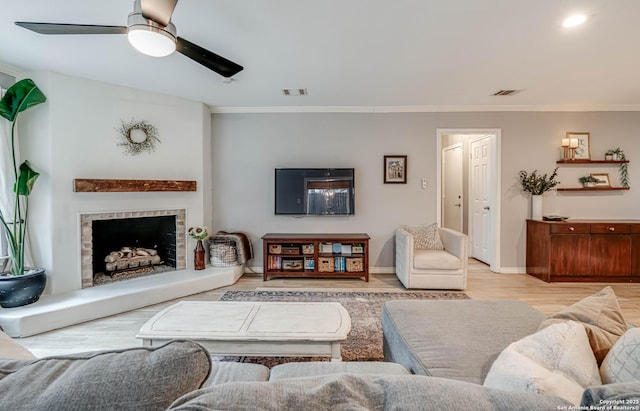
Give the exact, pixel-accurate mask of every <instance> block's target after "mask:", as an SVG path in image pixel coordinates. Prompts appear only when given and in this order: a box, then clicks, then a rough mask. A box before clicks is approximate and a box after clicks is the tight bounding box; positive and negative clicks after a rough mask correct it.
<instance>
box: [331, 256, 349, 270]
mask: <svg viewBox="0 0 640 411" xmlns="http://www.w3.org/2000/svg"><path fill="white" fill-rule="evenodd" d="M333 269H334V270H335V271H345V269H346V259H345V258H344V257H336V258H334V259H333Z"/></svg>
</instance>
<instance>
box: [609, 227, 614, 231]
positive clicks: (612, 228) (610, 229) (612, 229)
mask: <svg viewBox="0 0 640 411" xmlns="http://www.w3.org/2000/svg"><path fill="white" fill-rule="evenodd" d="M607 230H609V231H616V228H615V227H607Z"/></svg>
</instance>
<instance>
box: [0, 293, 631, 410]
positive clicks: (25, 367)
mask: <svg viewBox="0 0 640 411" xmlns="http://www.w3.org/2000/svg"><path fill="white" fill-rule="evenodd" d="M543 318H544V316H543V315H542V314H541V313H539V312H538V311H537V310H535V309H533V308H532V307H530V306H528V305H526V304H522V303H518V302H504V301H503V302H493V301H468V300H467V301H390V302H387V303H385V305H384V307H383V317H382V325H383V331H384V351H385V357H386V358H385V359H386V360H387V361H388V362H342V363H340V362H302V363H287V364H282V365H279V366H275V367H273V368H271V369H268V368H267V367H264V366H262V365H257V364H246V363H224V362H212V361H211V357H210V355H209V353H208V352H207V351H206V350H205V349H204V348H203V347H201V346H200V345H198V344H196V343H194V342H191V341H172V342H170V343H168V344H166V345H163V346H160V347H137V348H131V349H127V350H119V351H104V352H94V353H86V354H78V355H72V356H60V357H49V358H42V359H36V358H33V357H32V355H31V354H30V353H29V352H28V351H27V350H25V349H24V348H22V347H21V346H20V345H19V344H18V343H16V342H15V341H14V340H12V339H11V338H9V337H7V336H6V335H3V334H2V333H0V404H1V405H2V406H1V407H0V408H3V409H4V408H6V409H12V410H20V409H29V410H65V411H68V410H86V409H91V410H134V409H135V410H155V409H158V410H161V409H174V410H183V411H184V410H200V411H202V410H217V409H231V410H233V409H236V410H245V409H252V410H271V409H272V410H299V409H309V410H324V409H327V410H329V409H330V410H335V409H338V410H339V409H344V410H346V409H349V410H360V409H361V410H386V409H402V410H413V409H439V410H448V409H473V410H475V409H478V410H480V409H482V410H484V409H493V410H557V409H570V407H574V408H575V407H576V405H575V404H572V403H570V402H568V401H566V400H564V399H562V398H559V397H555V396H551V395H540V394H533V393H527V392H517V391H506V390H501V389H495V388H488V387H485V386H483V385H481V384H482V380H483V379H484V376H485V375H486V374H487V371H488V369H489V368H490V367H491V364H492V362H493V361H494V359H495V358H496V356H497V355H498V354H499V353H500V351H501V350H502V349H503V348H504V347H506V346H507V345H508V344H509V343H511V342H512V341H515V340H517V339H519V338H522V337H523V336H525V335H527V334H530V333H533V332H535V331H536V329H537V326H538V324H539V323H540V321H541V320H542V319H543ZM416 374H417V375H416ZM630 392H631V393H633V392H635V393H638V392H640V382H637V383H630V384H621V385H616V384H610V385H608V386H600V387H593V388H589V389H587V390H586V391H585V395H584V401H583V405H584V406H585V407H589V406H590V405H598V404H602V403H603V401H605V402H606V401H610V400H611V399H612V398H621V397H620V395H622V398H628V397H629V395H628V394H629V393H630ZM634 398H637V397H634ZM638 399H640V398H638Z"/></svg>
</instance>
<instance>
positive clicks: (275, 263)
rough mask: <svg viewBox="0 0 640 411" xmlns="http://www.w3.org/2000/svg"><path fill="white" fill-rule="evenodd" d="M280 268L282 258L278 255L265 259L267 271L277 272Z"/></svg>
mask: <svg viewBox="0 0 640 411" xmlns="http://www.w3.org/2000/svg"><path fill="white" fill-rule="evenodd" d="M281 267H282V257H280V256H279V255H270V256H269V258H268V259H267V268H268V269H269V270H279V269H280V268H281Z"/></svg>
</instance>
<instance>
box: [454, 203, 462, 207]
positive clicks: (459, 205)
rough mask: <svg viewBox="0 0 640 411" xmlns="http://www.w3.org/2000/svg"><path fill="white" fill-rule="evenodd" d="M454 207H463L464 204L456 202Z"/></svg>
mask: <svg viewBox="0 0 640 411" xmlns="http://www.w3.org/2000/svg"><path fill="white" fill-rule="evenodd" d="M453 206H454V207H462V204H460V203H458V204H454V205H453Z"/></svg>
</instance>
